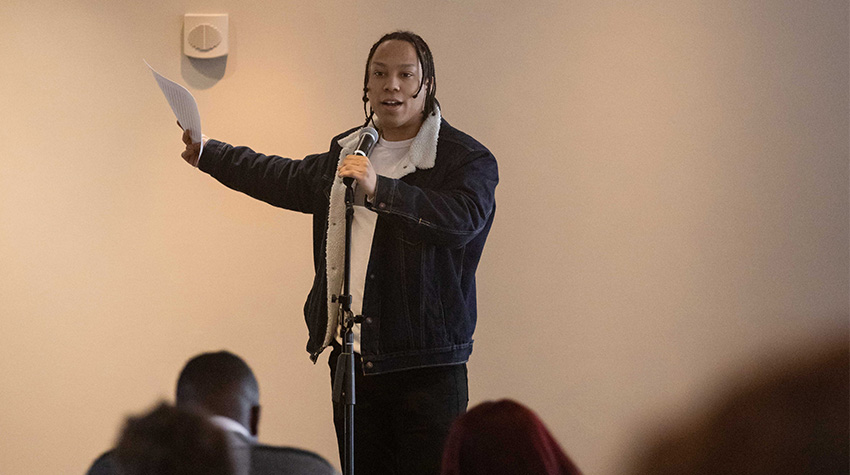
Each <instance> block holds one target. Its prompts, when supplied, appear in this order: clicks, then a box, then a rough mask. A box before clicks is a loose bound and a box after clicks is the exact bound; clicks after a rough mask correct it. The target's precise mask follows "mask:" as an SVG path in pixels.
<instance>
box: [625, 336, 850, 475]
mask: <svg viewBox="0 0 850 475" xmlns="http://www.w3.org/2000/svg"><path fill="white" fill-rule="evenodd" d="M801 354H802V355H805V356H803V357H802V358H801V357H800V356H799V355H801ZM767 365H770V366H771V367H772V368H773V369H771V370H764V368H763V367H764V366H767ZM633 466H634V468H633V470H632V471H631V472H630V473H631V474H632V475H679V474H689V475H727V474H729V475H732V474H734V475H776V474H783V475H842V474H848V473H850V350H848V345H847V336H846V333H845V334H844V335H843V338H841V340H840V341H838V342H836V343H835V344H834V345H823V346H821V347H819V348H816V347H811V348H807V349H806V350H805V351H804V352H800V353H798V354H797V355H795V356H794V358H793V361H791V362H789V361H786V360H784V359H780V358H775V357H774V358H771V359H770V360H769V361H768V362H767V363H763V364H762V365H760V367H759V368H757V369H756V370H755V371H754V372H753V374H747V375H745V376H744V377H742V378H740V380H739V382H738V383H737V384H735V385H734V386H732V387H731V388H727V389H726V390H725V392H724V394H723V395H722V397H720V398H718V399H717V401H716V402H714V403H713V404H712V405H711V406H710V407H709V408H708V409H707V410H705V411H701V413H698V414H691V415H688V416H687V418H686V419H685V420H684V421H682V422H680V423H677V424H676V426H675V427H674V428H673V429H671V430H664V431H663V433H661V434H659V435H657V436H656V437H655V439H654V440H653V441H652V442H651V443H650V445H649V449H648V450H645V451H644V452H643V453H641V454H639V455H638V457H637V461H636V463H633Z"/></svg>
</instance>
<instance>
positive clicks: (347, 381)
mask: <svg viewBox="0 0 850 475" xmlns="http://www.w3.org/2000/svg"><path fill="white" fill-rule="evenodd" d="M344 181H345V182H346V183H345V261H344V262H345V267H344V271H343V279H342V295H340V296H339V297H338V298H337V300H336V301H338V302H339V303H340V304H341V305H342V319H341V320H340V331H341V332H342V335H343V351H342V354H341V355H340V356H339V359H337V362H336V373H335V375H334V387H333V401H334V403H335V404H345V437H344V439H345V441H344V442H345V451H344V452H345V453H344V457H343V459H344V463H343V474H344V475H354V404H355V397H354V386H355V384H354V334H353V333H352V331H353V330H352V329H353V328H354V324H355V323H356V322H357V319H356V318H355V317H354V315H353V314H352V312H351V293H350V280H351V222H352V220H353V219H354V184H353V182H354V180H353V179H345V180H344ZM343 399H344V401H343Z"/></svg>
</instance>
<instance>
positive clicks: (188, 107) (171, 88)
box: [143, 60, 204, 156]
mask: <svg viewBox="0 0 850 475" xmlns="http://www.w3.org/2000/svg"><path fill="white" fill-rule="evenodd" d="M143 61H144V60H143ZM145 64H146V65H147V66H148V68H150V70H151V72H152V73H153V77H154V79H156V83H157V84H159V88H160V89H162V93H163V94H165V99H166V100H167V101H168V105H169V106H171V110H172V111H174V115H175V116H177V120H178V121H180V125H181V126H183V130H188V131H189V136H190V137H192V142H201V150H200V153H199V154H198V155H199V156H200V154H201V153H203V151H204V143H203V141H202V140H201V113H200V112H198V103H197V102H195V98H194V97H192V93H191V92H189V90H188V89H186V88H185V87H183V86H181V85H180V84H177V83H176V82H174V81H172V80H170V79H168V78H166V77H165V76H163V75H162V74H159V73H158V72H156V70H155V69H154V68H153V67H151V65H150V64H148V62H147V61H145Z"/></svg>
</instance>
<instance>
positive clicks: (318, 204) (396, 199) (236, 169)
mask: <svg viewBox="0 0 850 475" xmlns="http://www.w3.org/2000/svg"><path fill="white" fill-rule="evenodd" d="M429 125H430V128H429ZM358 132H359V128H354V129H351V130H349V131H347V132H344V133H342V134H340V135H338V136H336V137H334V138H333V139H332V140H331V145H330V149H329V150H328V151H327V152H325V153H322V154H316V155H310V156H307V157H305V158H304V159H302V160H292V159H288V158H283V157H278V156H269V155H263V154H259V153H256V152H254V151H253V150H251V149H249V148H247V147H233V146H231V145H228V144H225V143H223V142H219V141H216V140H209V141H208V142H207V143H206V144H205V146H204V150H203V155H202V157H201V159H200V162H199V164H198V166H199V168H200V169H201V170H202V171H204V172H206V173H209V174H210V175H211V176H213V177H214V178H216V179H217V180H218V181H220V182H221V183H223V184H224V185H226V186H228V187H230V188H232V189H234V190H237V191H241V192H243V193H246V194H248V195H250V196H252V197H254V198H257V199H259V200H262V201H265V202H266V203H269V204H271V205H273V206H277V207H281V208H286V209H290V210H295V211H300V212H303V213H309V214H312V215H313V264H314V270H315V277H314V279H313V286H312V289H311V291H310V294H309V295H308V297H307V302H306V303H305V304H304V318H305V320H306V323H307V328H308V330H309V340H308V342H307V351H308V352H309V353H310V355H311V358H312V360H313V361H314V362H315V361H316V359H317V358H318V356H319V354H320V353H321V352H322V351H323V350H324V349H325V348H326V347H327V346H328V344H329V343H330V341H331V340H332V333H333V332H335V331H336V325H337V320H336V318H337V315H338V308H334V307H336V305H334V304H333V303H330V302H332V301H333V300H334V298H333V297H334V295H330V294H333V293H334V289H335V288H336V289H337V290H339V289H338V287H336V285H337V280H336V279H337V277H338V276H339V275H341V272H342V269H341V262H340V263H339V266H337V265H336V264H335V262H336V260H337V257H335V256H337V255H338V254H339V252H338V249H337V247H338V246H336V245H335V244H334V242H329V240H330V241H334V240H335V239H336V238H335V237H334V236H337V235H339V233H340V232H341V230H342V229H344V228H343V227H344V225H345V224H344V218H343V220H342V221H341V222H339V221H340V220H339V219H336V217H335V213H336V211H334V210H335V206H336V203H335V202H336V201H338V200H337V199H336V198H333V196H335V194H336V193H337V192H338V190H339V189H340V187H341V186H342V185H341V180H340V179H339V178H338V177H337V175H336V173H337V172H336V169H337V165H338V163H339V161H340V160H341V158H342V157H344V156H345V155H346V154H348V153H350V152H351V151H352V150H353V147H354V146H356V143H354V142H356V136H357V134H358ZM429 134H430V135H429ZM434 142H436V144H434ZM409 155H410V156H409V157H406V159H408V160H410V161H411V164H412V165H413V166H415V171H413V172H412V173H409V174H407V175H405V176H403V177H402V178H400V179H391V178H387V177H384V176H380V175H379V176H378V182H377V187H376V191H375V196H374V198H373V199H372V201H371V203H367V206H368V207H369V208H370V209H372V210H373V211H374V212H376V213H377V214H378V219H377V223H376V225H375V234H374V237H373V240H372V250H371V254H370V258H369V264H368V267H367V271H366V283H365V288H364V295H363V302H362V323H361V325H362V327H361V340H360V350H361V357H362V359H363V370H364V372H365V373H367V374H378V373H386V372H391V371H399V370H405V369H412V368H419V367H426V366H439V365H450V364H460V363H464V362H466V361H467V360H468V358H469V355H470V353H471V352H472V334H473V331H474V330H475V323H476V318H477V309H476V291H475V270H476V268H477V267H478V261H479V259H480V257H481V252H482V250H483V248H484V242H485V240H486V239H487V234H488V233H489V231H490V226H491V225H492V223H493V216H494V213H495V208H496V204H495V189H496V184H497V183H498V179H499V178H498V169H497V165H496V159H495V158H494V157H493V155H492V154H491V153H490V151H489V150H487V149H486V148H485V147H484V146H483V145H481V144H480V143H478V142H477V141H476V140H475V139H473V138H472V137H470V136H468V135H466V134H464V133H463V132H461V131H459V130H457V129H455V128H453V127H452V126H450V125H449V124H448V123H447V122H446V121H445V120H442V119H441V117H440V116H439V112H437V115H436V116H431V117H429V118H428V119H426V121H425V123H423V126H422V128H421V129H420V132H419V134H418V135H417V137H416V138H415V139H414V142H413V144H412V145H411V152H410V153H409ZM329 256H330V258H329ZM329 274H330V281H331V286H330V291H329V284H328V282H329Z"/></svg>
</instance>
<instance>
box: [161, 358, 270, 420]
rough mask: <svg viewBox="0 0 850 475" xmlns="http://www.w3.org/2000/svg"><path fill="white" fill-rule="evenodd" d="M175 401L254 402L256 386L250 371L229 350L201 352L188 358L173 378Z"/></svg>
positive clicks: (180, 403)
mask: <svg viewBox="0 0 850 475" xmlns="http://www.w3.org/2000/svg"><path fill="white" fill-rule="evenodd" d="M176 396H177V405H178V406H184V405H200V406H205V407H209V408H212V407H215V406H219V405H222V404H232V403H235V402H240V403H241V404H243V405H248V406H251V405H258V404H259V400H260V388H259V385H258V384H257V378H256V377H255V376H254V372H253V371H251V368H250V367H249V366H248V364H247V363H245V361H243V360H242V358H240V357H238V356H236V355H234V354H233V353H231V352H229V351H224V350H222V351H218V352H214V353H202V354H200V355H198V356H195V357H194V358H192V359H190V360H189V361H188V362H187V363H186V366H184V367H183V371H181V372H180V377H179V378H178V379H177V395H176Z"/></svg>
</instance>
